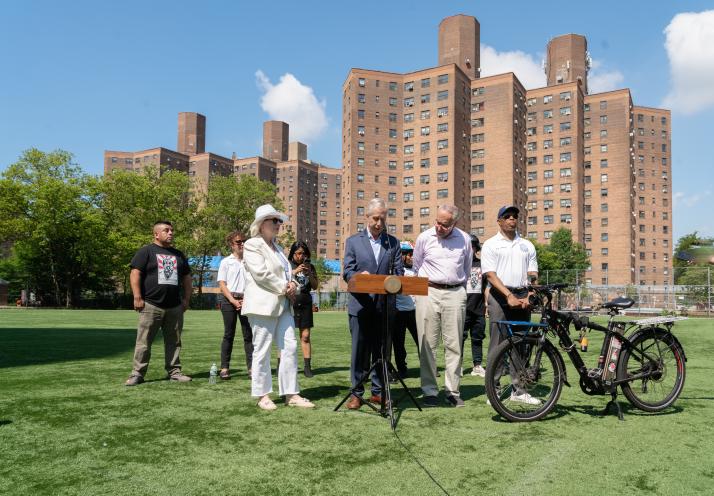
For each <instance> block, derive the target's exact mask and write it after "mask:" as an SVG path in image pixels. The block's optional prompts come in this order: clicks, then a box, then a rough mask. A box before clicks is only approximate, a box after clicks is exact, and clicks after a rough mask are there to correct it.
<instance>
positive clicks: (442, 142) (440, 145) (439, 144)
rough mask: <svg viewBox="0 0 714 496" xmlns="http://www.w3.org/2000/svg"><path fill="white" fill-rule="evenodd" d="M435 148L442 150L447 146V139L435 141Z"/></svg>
mask: <svg viewBox="0 0 714 496" xmlns="http://www.w3.org/2000/svg"><path fill="white" fill-rule="evenodd" d="M436 148H437V149H439V150H444V149H446V148H449V140H445V139H444V140H439V141H437V142H436Z"/></svg>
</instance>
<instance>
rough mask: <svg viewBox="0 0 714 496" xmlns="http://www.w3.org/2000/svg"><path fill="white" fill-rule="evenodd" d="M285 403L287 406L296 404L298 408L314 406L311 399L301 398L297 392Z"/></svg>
mask: <svg viewBox="0 0 714 496" xmlns="http://www.w3.org/2000/svg"><path fill="white" fill-rule="evenodd" d="M287 404H288V406H296V407H298V408H315V404H314V403H313V402H312V401H310V400H308V399H307V398H303V397H302V396H300V395H299V394H293V395H292V396H291V397H290V399H289V400H288V402H287Z"/></svg>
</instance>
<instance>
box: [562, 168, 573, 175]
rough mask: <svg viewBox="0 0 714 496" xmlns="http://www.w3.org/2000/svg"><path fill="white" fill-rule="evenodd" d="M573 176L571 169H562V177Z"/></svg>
mask: <svg viewBox="0 0 714 496" xmlns="http://www.w3.org/2000/svg"><path fill="white" fill-rule="evenodd" d="M572 175H573V171H572V169H571V168H570V167H566V168H564V169H560V177H570V176H572Z"/></svg>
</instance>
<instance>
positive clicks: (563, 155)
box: [560, 152, 571, 162]
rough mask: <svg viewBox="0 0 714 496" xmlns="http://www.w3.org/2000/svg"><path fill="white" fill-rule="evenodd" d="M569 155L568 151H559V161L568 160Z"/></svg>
mask: <svg viewBox="0 0 714 496" xmlns="http://www.w3.org/2000/svg"><path fill="white" fill-rule="evenodd" d="M570 157H571V154H570V152H564V153H561V154H560V161H561V162H570Z"/></svg>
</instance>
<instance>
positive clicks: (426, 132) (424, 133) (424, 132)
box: [421, 126, 431, 136]
mask: <svg viewBox="0 0 714 496" xmlns="http://www.w3.org/2000/svg"><path fill="white" fill-rule="evenodd" d="M430 133H431V126H422V128H421V135H422V136H429V134H430Z"/></svg>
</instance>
